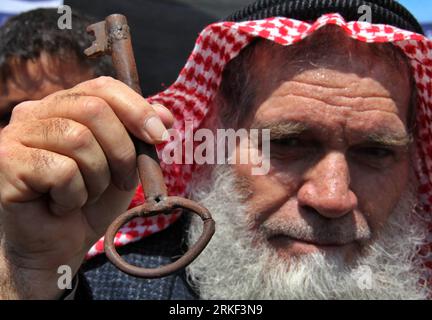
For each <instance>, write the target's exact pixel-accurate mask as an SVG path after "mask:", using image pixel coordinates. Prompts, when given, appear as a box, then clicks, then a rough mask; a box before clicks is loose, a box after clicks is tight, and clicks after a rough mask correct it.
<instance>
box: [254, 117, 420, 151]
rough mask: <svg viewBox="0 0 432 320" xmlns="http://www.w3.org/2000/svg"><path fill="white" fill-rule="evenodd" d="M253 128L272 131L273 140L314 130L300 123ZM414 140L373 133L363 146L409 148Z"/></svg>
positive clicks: (289, 122) (274, 123)
mask: <svg viewBox="0 0 432 320" xmlns="http://www.w3.org/2000/svg"><path fill="white" fill-rule="evenodd" d="M252 127H253V128H256V129H260V130H261V129H270V138H271V139H282V138H285V137H287V136H291V135H301V134H303V133H305V132H311V131H312V128H311V127H310V126H308V125H307V124H306V123H303V122H300V121H292V120H285V121H276V122H254V124H253V126H252ZM412 141H413V138H412V136H411V135H409V134H408V133H402V134H400V133H390V132H387V133H371V134H367V135H365V137H364V141H363V144H374V145H381V146H386V147H408V146H409V145H410V144H411V143H412Z"/></svg>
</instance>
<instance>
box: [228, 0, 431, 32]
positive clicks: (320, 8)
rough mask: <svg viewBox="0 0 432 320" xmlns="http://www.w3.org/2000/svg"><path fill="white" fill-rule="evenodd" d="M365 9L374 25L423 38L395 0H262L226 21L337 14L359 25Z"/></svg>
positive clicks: (316, 17) (312, 17) (416, 26)
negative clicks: (415, 34) (366, 8)
mask: <svg viewBox="0 0 432 320" xmlns="http://www.w3.org/2000/svg"><path fill="white" fill-rule="evenodd" d="M362 5H368V6H369V7H370V8H371V9H372V23H376V24H389V25H393V26H395V27H398V28H401V29H405V30H409V31H413V32H417V33H421V34H423V30H422V27H421V26H420V24H419V23H418V21H417V20H416V19H415V18H414V16H413V15H412V14H411V13H410V12H409V11H408V10H407V9H406V8H405V7H403V6H402V5H401V4H399V3H398V2H396V1H393V0H369V1H363V0H259V1H256V2H254V3H252V4H250V5H249V6H247V7H245V8H243V9H241V10H239V11H237V12H235V13H233V14H231V15H230V16H228V17H227V18H226V19H224V20H226V21H237V22H239V21H247V20H259V19H265V18H269V17H275V16H283V17H289V18H294V19H297V20H303V21H313V20H316V19H318V18H319V17H320V16H322V15H323V14H326V13H335V12H337V13H339V14H341V15H342V16H343V17H344V18H345V20H347V21H357V20H358V19H359V18H360V16H361V15H362V13H359V12H358V8H359V7H360V6H362Z"/></svg>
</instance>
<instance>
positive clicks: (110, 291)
mask: <svg viewBox="0 0 432 320" xmlns="http://www.w3.org/2000/svg"><path fill="white" fill-rule="evenodd" d="M185 216H186V215H184V217H183V218H181V219H180V220H179V221H177V222H176V223H174V224H173V225H172V226H170V227H169V228H167V229H166V230H164V231H162V232H159V233H157V234H154V235H151V236H149V237H148V238H145V239H143V240H141V241H138V242H135V243H132V244H129V245H127V246H125V247H122V248H119V249H118V252H119V254H120V255H121V256H122V257H123V259H125V260H126V261H127V262H128V263H130V264H133V265H137V266H143V267H144V266H145V267H147V268H154V267H157V266H161V265H165V264H168V263H170V262H172V261H173V260H175V259H176V258H178V257H179V256H180V255H182V254H183V252H184V250H185V248H184V247H183V245H184V235H185V229H186V225H187V223H188V222H187V218H185ZM79 277H80V279H79V288H78V289H77V293H76V296H75V298H76V299H77V300H87V299H94V300H113V299H116V300H141V299H142V300H170V299H175V300H191V299H197V298H198V297H197V295H196V294H195V293H194V292H193V290H192V289H191V288H190V286H189V285H188V284H187V282H186V275H185V272H184V271H183V272H180V273H178V274H175V275H171V276H168V277H165V278H161V279H139V278H135V277H132V276H129V275H127V274H125V273H123V272H121V271H119V270H118V269H117V268H116V267H114V265H112V264H111V263H110V262H109V261H108V260H107V258H106V257H105V255H100V256H97V257H95V258H93V259H91V260H89V261H88V262H86V263H85V264H84V265H83V266H82V268H81V270H80V275H79Z"/></svg>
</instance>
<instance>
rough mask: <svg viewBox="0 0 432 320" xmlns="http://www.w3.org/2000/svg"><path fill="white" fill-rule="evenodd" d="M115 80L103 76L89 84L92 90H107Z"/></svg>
mask: <svg viewBox="0 0 432 320" xmlns="http://www.w3.org/2000/svg"><path fill="white" fill-rule="evenodd" d="M114 81H115V80H114V78H112V77H108V76H101V77H98V78H96V79H93V80H90V81H89V82H88V85H89V87H90V88H91V89H95V90H97V89H106V87H107V86H109V85H110V84H111V83H113V82H114Z"/></svg>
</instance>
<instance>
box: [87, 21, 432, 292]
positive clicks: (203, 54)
mask: <svg viewBox="0 0 432 320" xmlns="http://www.w3.org/2000/svg"><path fill="white" fill-rule="evenodd" d="M327 25H337V26H339V27H340V28H342V29H343V30H344V31H345V33H346V34H347V35H348V36H350V37H351V38H353V39H356V40H358V41H363V42H369V43H378V42H379V43H385V42H390V43H392V44H393V45H395V46H396V47H399V48H400V49H402V51H403V52H404V53H405V54H406V56H407V58H408V60H409V62H410V64H411V67H412V72H413V75H414V79H415V81H416V84H417V90H418V106H417V114H416V117H417V118H416V122H417V127H418V136H419V139H418V140H417V147H418V148H417V150H418V151H417V155H416V163H415V171H416V174H417V176H418V179H419V181H420V188H419V190H418V196H419V201H420V210H421V212H422V219H424V220H425V223H427V224H428V226H429V228H430V231H431V232H430V235H429V237H428V239H427V244H426V245H425V246H424V247H422V250H421V252H420V255H421V258H422V259H423V261H424V263H425V264H426V265H427V266H428V267H429V268H430V269H431V270H432V215H431V210H432V83H431V79H432V41H431V40H429V39H427V38H426V37H425V36H423V35H421V34H419V33H416V32H413V31H407V30H405V29H400V28H398V27H395V26H393V25H387V24H370V23H367V22H358V21H350V22H347V21H346V20H345V19H344V18H343V17H342V16H341V15H340V14H338V13H327V14H324V15H322V16H320V17H319V18H318V19H317V20H315V21H314V22H312V23H308V22H304V21H300V20H295V19H290V18H285V17H270V18H267V19H260V20H252V21H243V22H233V21H223V22H218V23H214V24H211V25H209V26H208V27H206V28H205V29H204V30H203V31H202V32H201V33H200V35H199V37H198V39H197V41H196V44H195V47H194V49H193V52H192V54H191V55H190V57H189V59H188V61H187V62H186V65H185V67H184V68H183V69H182V71H181V72H180V75H179V77H178V78H177V80H176V81H175V83H174V84H173V85H171V86H170V87H169V88H168V89H166V90H165V91H163V92H161V93H159V94H157V95H155V96H153V97H151V98H150V100H151V101H152V102H157V103H160V104H163V105H165V106H166V107H168V108H169V109H170V110H171V111H172V113H173V114H174V117H175V120H176V121H175V123H174V126H173V128H174V129H177V130H178V132H180V134H181V137H182V139H183V142H184V140H185V127H184V125H185V121H188V120H189V121H190V120H193V125H194V130H196V129H198V128H199V127H200V125H201V123H202V121H203V119H204V118H205V117H206V115H207V114H208V112H209V108H210V105H211V103H210V102H211V101H212V99H213V97H214V96H215V94H216V92H217V90H218V87H219V84H220V82H221V78H222V71H223V69H224V67H225V66H226V64H227V63H228V62H229V61H230V60H231V59H233V58H234V57H236V56H237V55H238V54H239V52H240V51H241V50H242V49H243V48H244V47H245V46H247V45H248V44H249V43H250V42H251V41H252V40H253V39H254V38H257V37H259V38H264V39H267V40H271V41H274V42H276V43H278V44H280V45H284V46H289V45H293V44H295V43H297V42H298V41H300V40H302V39H304V38H306V37H308V36H310V35H311V34H312V33H313V32H315V31H316V30H318V29H320V28H322V27H324V26H327ZM411 29H413V28H411ZM414 30H415V28H414ZM420 30H421V29H420ZM162 148H163V146H159V148H158V149H159V151H161V149H162ZM161 166H162V169H163V171H164V175H165V181H166V184H167V186H168V190H169V193H170V194H171V195H184V194H185V190H186V185H187V183H188V182H189V181H190V179H191V175H192V172H193V170H194V167H195V166H194V165H178V164H172V165H166V164H164V163H162V164H161ZM143 201H144V196H143V193H142V189H141V187H139V188H138V189H137V193H136V195H135V197H134V199H133V201H132V203H131V205H130V207H134V206H137V205H139V204H141V203H143ZM178 217H179V215H178V214H172V215H168V216H165V215H160V216H157V217H151V218H145V219H144V218H136V219H135V220H132V221H131V222H129V223H128V224H126V225H125V226H124V227H123V228H122V229H121V230H120V231H119V233H118V234H117V236H116V238H115V244H116V245H117V246H122V245H125V244H127V243H130V242H134V241H137V240H140V239H141V238H143V237H146V236H148V235H150V234H153V233H156V232H158V231H160V230H163V229H165V228H167V227H168V226H169V225H170V224H172V223H173V222H174V221H176V220H177V219H178ZM101 252H103V239H101V240H99V241H98V242H97V243H96V244H95V245H94V246H93V247H92V248H91V250H90V251H89V253H88V257H92V256H95V255H97V254H99V253H101ZM429 284H430V285H432V278H431V277H429Z"/></svg>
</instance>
